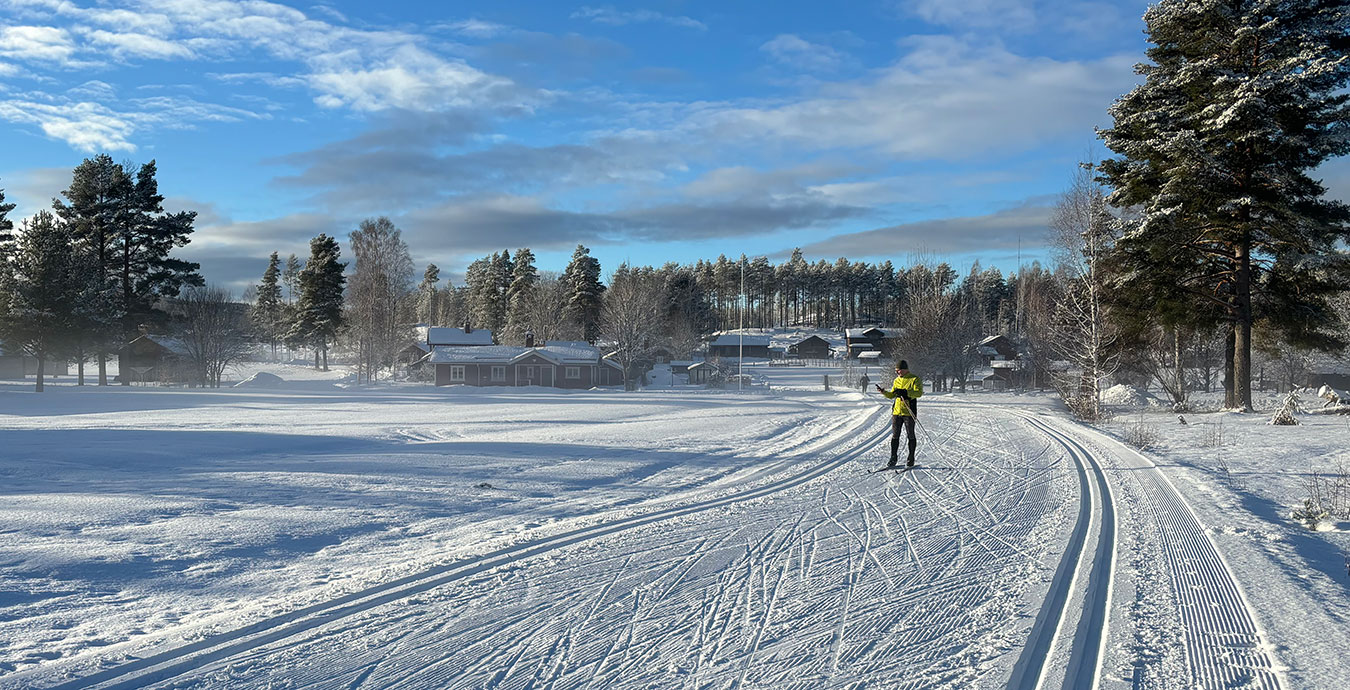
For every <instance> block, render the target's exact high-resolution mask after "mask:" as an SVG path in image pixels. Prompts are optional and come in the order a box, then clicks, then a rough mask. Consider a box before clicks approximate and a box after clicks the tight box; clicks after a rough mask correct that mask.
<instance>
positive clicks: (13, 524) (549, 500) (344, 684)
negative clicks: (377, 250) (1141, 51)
mask: <svg viewBox="0 0 1350 690" xmlns="http://www.w3.org/2000/svg"><path fill="white" fill-rule="evenodd" d="M748 368H749V369H751V370H752V371H751V372H750V373H752V375H753V376H755V377H758V378H762V379H765V380H768V381H769V382H770V384H771V386H770V387H768V388H767V389H766V388H762V387H756V388H753V389H752V390H751V391H749V392H746V393H737V392H736V391H734V390H727V391H707V390H701V389H694V388H689V387H682V386H680V385H678V383H677V381H676V380H674V379H667V378H660V377H658V378H659V380H658V381H654V383H657V384H658V385H656V386H654V387H653V388H651V389H649V390H646V391H642V392H637V393H624V392H622V391H611V390H605V391H599V390H597V391H580V392H564V391H555V390H549V389H539V388H521V389H508V388H495V389H494V388H487V389H470V388H440V389H437V388H433V387H429V386H421V385H412V384H377V385H374V386H355V385H352V384H351V382H350V379H348V378H346V377H345V373H344V372H342V371H340V370H338V371H333V372H328V373H324V374H320V373H317V372H312V370H307V369H304V368H303V367H298V366H285V365H275V364H271V365H260V366H257V367H250V368H249V370H247V371H241V372H239V374H238V375H237V376H238V378H239V379H243V378H247V377H248V376H250V375H252V374H253V373H257V372H259V371H265V372H269V373H272V374H276V375H278V376H280V377H281V378H282V379H284V381H283V383H282V384H279V385H278V386H277V387H274V388H272V387H269V388H232V389H222V390H218V391H212V390H200V389H191V390H190V389H170V388H140V387H131V388H122V387H112V388H105V389H99V388H88V387H86V388H84V389H76V388H74V387H72V386H65V385H58V386H55V387H53V388H52V389H50V390H49V391H48V392H47V393H44V394H42V395H37V394H33V393H30V392H28V388H29V387H25V386H20V385H18V384H13V385H9V384H0V433H2V436H0V437H2V438H3V439H4V446H5V452H4V453H3V455H0V478H3V479H0V486H2V487H3V488H2V489H0V688H4V689H6V690H8V689H11V688H53V687H56V688H84V687H98V688H137V687H177V688H181V687H214V688H236V687H246V688H252V687H258V688H262V687H313V688H355V687H364V688H445V687H463V688H476V687H502V688H508V687H545V686H549V687H560V688H562V687H574V688H583V687H596V688H599V687H717V688H722V687H803V688H806V687H886V688H890V687H950V688H958V687H959V688H964V687H1017V688H1032V687H1085V686H1087V685H1092V684H1099V685H1100V686H1101V687H1112V688H1117V687H1119V688H1123V687H1143V688H1167V687H1177V688H1180V687H1187V688H1189V687H1206V688H1209V687H1214V688H1218V687H1266V688H1277V687H1284V688H1304V687H1311V688H1341V687H1350V670H1347V668H1346V666H1345V664H1344V663H1343V662H1342V657H1343V654H1342V651H1343V650H1344V649H1347V648H1350V625H1348V624H1347V620H1346V616H1347V613H1346V612H1347V611H1350V600H1348V598H1347V596H1346V595H1347V586H1346V585H1347V581H1346V573H1345V567H1346V564H1345V562H1344V560H1343V559H1344V556H1343V554H1345V553H1347V551H1348V550H1350V548H1348V547H1350V544H1348V543H1347V542H1346V541H1345V537H1346V536H1347V534H1346V532H1345V527H1346V526H1345V525H1339V526H1333V528H1332V530H1330V531H1322V532H1311V531H1309V530H1307V529H1305V528H1303V527H1301V526H1299V525H1297V524H1296V523H1294V522H1292V521H1290V520H1289V519H1288V512H1289V510H1290V509H1291V508H1292V507H1294V506H1295V505H1297V504H1298V502H1299V500H1300V498H1299V491H1300V486H1301V477H1302V475H1303V474H1304V473H1306V472H1307V471H1308V467H1309V466H1321V465H1326V466H1328V467H1330V466H1334V465H1335V463H1336V461H1337V460H1339V459H1341V458H1345V453H1346V450H1345V448H1346V446H1347V445H1350V443H1347V441H1350V425H1348V424H1347V422H1346V418H1344V417H1318V418H1314V417H1305V418H1304V421H1305V424H1304V425H1303V426H1300V427H1269V426H1266V425H1265V424H1264V421H1265V418H1264V417H1257V416H1252V415H1246V416H1243V415H1231V414H1220V413H1208V414H1196V415H1187V422H1188V424H1187V425H1185V426H1183V425H1181V424H1180V423H1179V422H1178V421H1177V420H1176V417H1175V415H1171V414H1165V413H1163V412H1161V411H1156V410H1149V409H1144V411H1142V412H1137V411H1134V410H1128V411H1127V410H1121V411H1120V412H1121V414H1120V415H1119V416H1118V417H1117V420H1118V421H1116V422H1113V423H1112V424H1110V425H1106V426H1105V427H1104V431H1105V432H1106V434H1102V433H1098V432H1095V431H1092V430H1088V429H1085V428H1083V427H1080V426H1078V425H1073V424H1070V423H1068V422H1066V421H1064V420H1063V419H1062V418H1061V417H1060V415H1059V413H1058V412H1057V411H1056V410H1057V406H1056V405H1055V404H1054V401H1053V400H1052V399H1051V398H1049V397H1047V396H1035V395H1021V396H1019V395H1012V394H979V393H971V394H966V395H963V396H957V395H950V396H939V395H930V396H927V397H925V398H924V400H923V402H922V403H921V407H920V415H921V420H922V422H923V425H924V426H923V428H922V429H921V435H920V440H921V442H922V444H923V446H922V451H921V452H922V458H923V460H922V463H921V466H920V467H919V468H918V469H916V470H912V471H909V472H882V473H878V474H867V473H866V470H868V469H871V468H874V467H876V466H877V465H879V464H881V463H883V462H884V455H885V452H886V451H885V448H884V445H885V444H884V438H885V437H886V434H887V433H888V431H887V422H888V420H887V419H886V414H885V407H884V406H883V404H882V403H883V401H882V400H881V399H880V398H879V396H875V395H873V396H864V395H862V394H860V393H858V392H856V391H849V390H844V391H841V390H839V389H838V387H837V386H835V387H834V390H831V391H825V390H824V386H823V384H822V377H823V376H825V375H827V374H831V373H834V374H838V370H837V369H821V368H814V367H769V366H766V365H764V364H755V365H749V366H748ZM63 380H64V377H63ZM1141 415H1142V416H1141ZM1141 420H1142V421H1141ZM1220 420H1222V424H1223V426H1222V429H1223V430H1222V433H1216V429H1217V428H1218V425H1219V422H1220ZM1142 426H1147V427H1149V429H1151V430H1153V431H1154V432H1156V435H1157V437H1158V439H1159V441H1158V445H1157V447H1156V448H1155V449H1154V450H1152V451H1150V452H1149V454H1148V456H1147V457H1145V456H1141V455H1139V454H1136V453H1134V452H1133V451H1132V450H1130V449H1128V448H1126V447H1125V446H1123V445H1122V444H1120V443H1119V442H1117V441H1116V440H1115V439H1114V438H1112V436H1115V437H1124V436H1127V435H1130V434H1131V433H1132V432H1137V431H1138V430H1139V428H1142ZM1216 438H1217V439H1219V440H1218V441H1217V442H1216V440H1215V439H1216ZM1277 459H1278V464H1275V461H1276V460H1277Z"/></svg>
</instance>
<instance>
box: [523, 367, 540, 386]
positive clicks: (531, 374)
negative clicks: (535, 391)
mask: <svg viewBox="0 0 1350 690" xmlns="http://www.w3.org/2000/svg"><path fill="white" fill-rule="evenodd" d="M521 374H522V375H523V380H522V381H521V383H522V384H523V385H526V386H537V385H539V367H521Z"/></svg>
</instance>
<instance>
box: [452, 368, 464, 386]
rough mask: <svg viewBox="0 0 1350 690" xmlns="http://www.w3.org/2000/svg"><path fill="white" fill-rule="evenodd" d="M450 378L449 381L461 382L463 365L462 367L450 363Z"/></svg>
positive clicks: (462, 379)
mask: <svg viewBox="0 0 1350 690" xmlns="http://www.w3.org/2000/svg"><path fill="white" fill-rule="evenodd" d="M450 380H451V381H459V382H461V383H463V381H464V367H463V366H460V365H455V364H452V365H450Z"/></svg>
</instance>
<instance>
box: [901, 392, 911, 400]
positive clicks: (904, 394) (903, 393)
mask: <svg viewBox="0 0 1350 690" xmlns="http://www.w3.org/2000/svg"><path fill="white" fill-rule="evenodd" d="M900 397H901V398H904V399H905V400H909V391H900Z"/></svg>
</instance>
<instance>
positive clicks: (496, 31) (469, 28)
mask: <svg viewBox="0 0 1350 690" xmlns="http://www.w3.org/2000/svg"><path fill="white" fill-rule="evenodd" d="M432 28H433V29H441V30H445V31H449V32H451V33H456V34H459V35H461V36H468V37H470V38H493V37H496V36H500V35H502V34H504V33H508V32H510V31H511V27H509V26H506V25H505V24H497V23H495V22H487V21H483V20H481V19H464V20H461V21H457V22H450V23H448V24H438V25H436V26H434V27H432Z"/></svg>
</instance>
